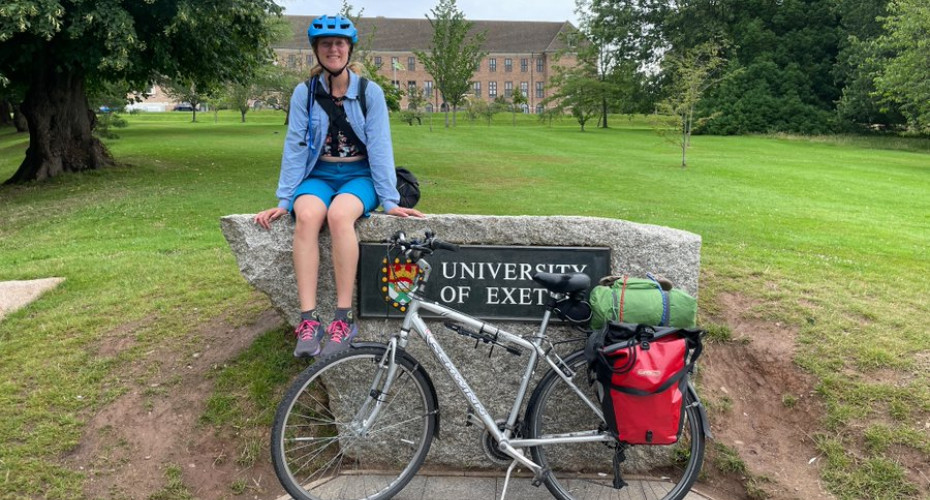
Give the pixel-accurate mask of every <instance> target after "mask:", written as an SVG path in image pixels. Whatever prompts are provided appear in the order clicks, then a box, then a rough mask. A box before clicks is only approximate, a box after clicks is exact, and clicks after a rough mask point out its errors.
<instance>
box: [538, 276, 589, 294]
mask: <svg viewBox="0 0 930 500" xmlns="http://www.w3.org/2000/svg"><path fill="white" fill-rule="evenodd" d="M533 281H535V282H536V283H539V284H540V285H542V286H544V287H546V289H548V290H549V291H552V292H555V293H572V292H580V291H582V290H584V291H587V290H588V288H591V277H590V276H588V275H587V274H584V273H571V274H555V273H536V274H534V275H533Z"/></svg>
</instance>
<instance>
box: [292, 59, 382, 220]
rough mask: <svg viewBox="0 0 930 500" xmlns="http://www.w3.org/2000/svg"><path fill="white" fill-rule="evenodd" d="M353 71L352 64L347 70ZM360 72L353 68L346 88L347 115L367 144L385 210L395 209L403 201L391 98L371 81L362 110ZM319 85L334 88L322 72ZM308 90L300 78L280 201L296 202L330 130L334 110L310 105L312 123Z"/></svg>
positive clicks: (376, 188) (295, 94) (294, 104)
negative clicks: (365, 107) (328, 111)
mask: <svg viewBox="0 0 930 500" xmlns="http://www.w3.org/2000/svg"><path fill="white" fill-rule="evenodd" d="M346 71H348V70H346ZM358 82H359V77H358V75H356V74H355V73H352V72H349V88H348V90H346V100H345V101H343V103H342V105H343V109H345V112H346V119H348V121H349V125H351V126H352V130H353V131H354V132H355V135H357V136H358V138H359V140H361V141H362V142H363V143H365V148H366V149H367V150H368V164H369V165H370V166H371V178H372V180H373V181H374V185H375V193H377V194H378V201H379V202H380V203H381V206H382V207H384V211H385V212H387V211H390V210H391V209H392V208H394V207H396V206H397V203H398V202H399V201H400V193H398V192H397V174H396V173H395V172H394V148H393V146H392V144H391V125H390V122H389V120H388V118H389V116H388V108H387V103H386V102H385V100H384V90H382V89H381V87H379V86H378V85H377V84H376V83H374V82H372V81H369V82H368V86H367V87H366V91H365V100H366V102H367V104H368V113H367V118H366V116H365V115H364V114H362V107H361V104H360V103H359V101H358ZM316 84H317V85H322V86H323V88H324V89H327V90H328V89H329V87H328V85H327V83H326V79H325V78H317V82H316ZM308 97H309V91H308V89H307V86H306V85H305V84H304V83H303V82H301V83H300V84H299V85H297V87H296V88H295V89H294V94H293V95H291V110H290V115H289V116H288V126H287V136H285V138H284V154H282V155H281V176H280V177H279V178H278V190H277V191H276V193H275V194H276V195H277V197H278V207H279V208H283V209H285V210H287V209H289V208H290V206H291V203H293V201H294V200H293V198H294V192H295V191H296V190H297V186H298V185H300V183H301V182H302V181H303V180H304V179H306V178H307V176H309V175H310V172H311V171H312V170H313V167H314V166H315V165H316V163H317V160H319V158H320V152H321V151H322V150H323V141H325V140H326V133H327V131H328V130H329V116H328V115H327V114H326V111H324V110H323V108H322V107H321V106H320V105H319V104H317V103H315V102H314V103H313V108H312V109H311V110H310V116H309V123H310V127H309V129H308V127H307V123H308V116H307V98H308Z"/></svg>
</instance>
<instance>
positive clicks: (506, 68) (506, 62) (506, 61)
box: [504, 57, 513, 73]
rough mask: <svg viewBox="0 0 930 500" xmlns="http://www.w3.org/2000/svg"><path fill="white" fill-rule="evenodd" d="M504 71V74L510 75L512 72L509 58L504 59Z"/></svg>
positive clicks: (511, 62)
mask: <svg viewBox="0 0 930 500" xmlns="http://www.w3.org/2000/svg"><path fill="white" fill-rule="evenodd" d="M504 71H505V72H506V73H511V72H513V59H511V58H509V57H508V58H506V59H504Z"/></svg>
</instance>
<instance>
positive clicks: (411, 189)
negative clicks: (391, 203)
mask: <svg viewBox="0 0 930 500" xmlns="http://www.w3.org/2000/svg"><path fill="white" fill-rule="evenodd" d="M396 172H397V192H398V193H400V202H399V203H398V205H400V206H402V207H404V208H413V207H415V206H416V204H417V202H418V201H420V181H418V180H417V177H416V176H415V175H413V172H411V171H409V170H407V169H406V168H404V167H397V168H396Z"/></svg>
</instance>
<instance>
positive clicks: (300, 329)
mask: <svg viewBox="0 0 930 500" xmlns="http://www.w3.org/2000/svg"><path fill="white" fill-rule="evenodd" d="M294 335H296V336H297V347H296V348H294V357H295V358H310V357H313V356H316V355H318V354H320V342H322V340H323V325H322V323H320V318H319V316H317V315H316V314H314V315H313V318H312V319H305V320H303V321H301V322H300V324H299V325H297V329H296V330H294Z"/></svg>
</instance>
